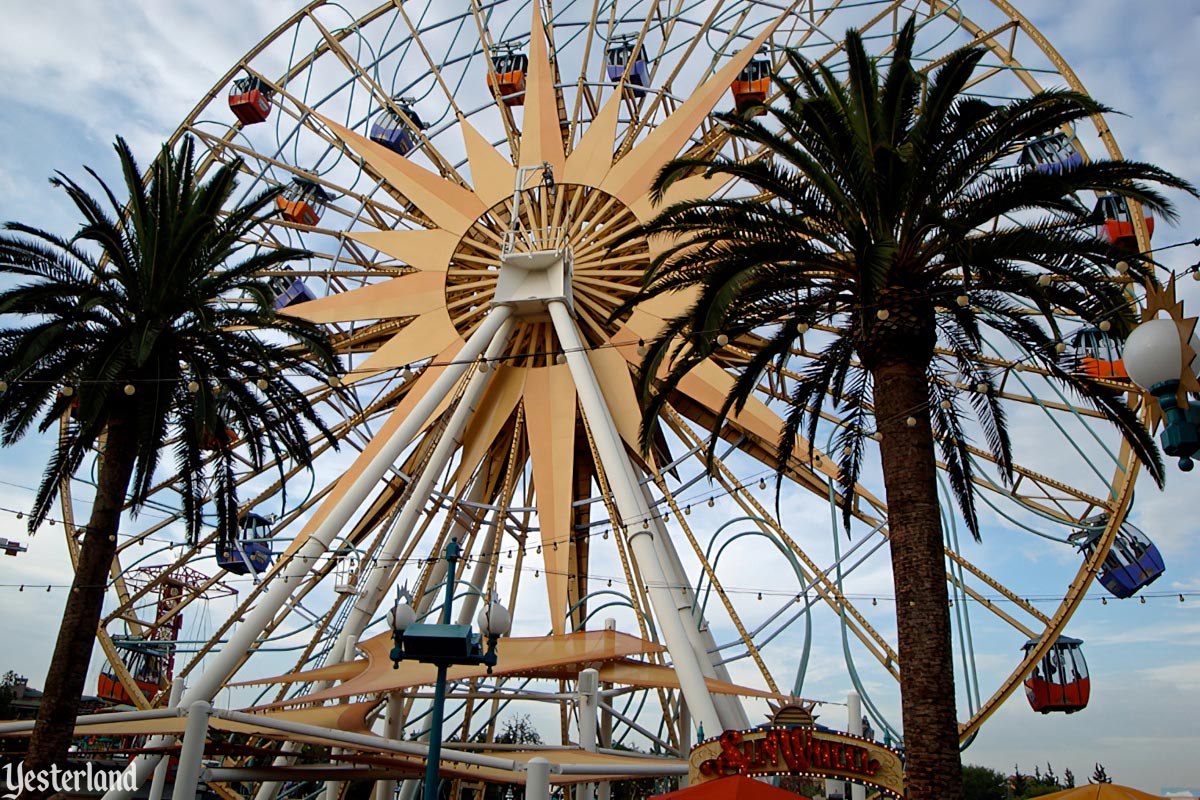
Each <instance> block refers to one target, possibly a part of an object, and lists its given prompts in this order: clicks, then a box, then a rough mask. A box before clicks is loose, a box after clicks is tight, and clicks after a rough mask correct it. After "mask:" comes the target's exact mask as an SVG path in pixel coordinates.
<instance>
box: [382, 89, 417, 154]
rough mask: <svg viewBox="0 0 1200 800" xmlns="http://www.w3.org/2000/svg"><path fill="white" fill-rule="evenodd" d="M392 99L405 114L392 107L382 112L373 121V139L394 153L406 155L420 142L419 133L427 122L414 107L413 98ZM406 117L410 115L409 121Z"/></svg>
mask: <svg viewBox="0 0 1200 800" xmlns="http://www.w3.org/2000/svg"><path fill="white" fill-rule="evenodd" d="M392 101H393V102H394V103H395V104H396V108H397V109H398V110H399V111H400V112H403V116H402V115H401V114H398V113H396V111H393V110H392V109H390V108H388V109H384V110H383V111H382V112H380V113H379V114H378V115H377V116H376V117H375V121H374V122H372V123H371V141H372V142H375V143H376V144H381V145H383V146H384V147H386V148H387V149H388V150H391V151H392V152H393V153H398V154H399V155H402V156H406V155H408V154H409V153H411V152H412V151H413V150H416V149H417V145H418V144H420V137H419V136H417V133H418V132H419V131H423V130H425V123H424V122H422V121H421V118H420V117H419V116H417V112H416V110H415V109H414V108H413V107H412V98H409V97H393V98H392ZM405 117H408V122H405V120H404V118H405Z"/></svg>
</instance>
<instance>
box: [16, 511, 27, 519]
mask: <svg viewBox="0 0 1200 800" xmlns="http://www.w3.org/2000/svg"><path fill="white" fill-rule="evenodd" d="M24 518H25V514H24V512H22V511H18V512H17V519H24Z"/></svg>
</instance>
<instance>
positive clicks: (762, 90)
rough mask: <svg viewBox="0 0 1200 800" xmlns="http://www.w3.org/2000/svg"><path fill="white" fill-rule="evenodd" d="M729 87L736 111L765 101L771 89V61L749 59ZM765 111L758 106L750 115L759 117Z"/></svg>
mask: <svg viewBox="0 0 1200 800" xmlns="http://www.w3.org/2000/svg"><path fill="white" fill-rule="evenodd" d="M729 88H730V89H731V90H732V91H733V102H734V106H735V107H736V108H737V110H738V111H745V110H746V109H748V108H750V107H752V106H755V105H761V104H762V103H765V102H766V101H767V93H768V92H770V90H771V62H770V61H769V60H768V59H766V58H760V57H756V58H753V59H751V60H750V63H749V64H747V65H746V66H745V67H744V68H743V69H742V71H741V72H740V73H739V74H738V76H737V79H736V80H735V81H734V82H733V83H732V84H731V85H730V87H729ZM766 113H767V110H766V109H765V108H758V109H756V110H755V111H754V112H753V113H752V116H755V117H761V116H762V115H763V114H766Z"/></svg>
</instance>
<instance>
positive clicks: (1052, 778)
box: [1042, 761, 1061, 786]
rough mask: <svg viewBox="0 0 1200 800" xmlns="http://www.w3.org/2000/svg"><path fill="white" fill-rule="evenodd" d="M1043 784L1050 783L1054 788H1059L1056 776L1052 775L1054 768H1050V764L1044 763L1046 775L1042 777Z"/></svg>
mask: <svg viewBox="0 0 1200 800" xmlns="http://www.w3.org/2000/svg"><path fill="white" fill-rule="evenodd" d="M1042 782H1043V783H1052V784H1054V785H1055V786H1061V784H1060V783H1059V781H1058V776H1057V775H1055V774H1054V767H1052V766H1050V762H1049V761H1047V762H1046V774H1045V775H1043V776H1042Z"/></svg>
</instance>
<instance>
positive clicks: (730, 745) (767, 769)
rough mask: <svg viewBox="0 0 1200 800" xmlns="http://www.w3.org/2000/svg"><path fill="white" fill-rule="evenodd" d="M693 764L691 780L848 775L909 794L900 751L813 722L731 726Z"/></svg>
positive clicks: (695, 753) (695, 754)
mask: <svg viewBox="0 0 1200 800" xmlns="http://www.w3.org/2000/svg"><path fill="white" fill-rule="evenodd" d="M688 767H689V769H688V783H689V784H690V785H694V784H697V783H703V782H705V781H711V780H717V779H719V778H724V777H727V776H730V775H750V776H757V775H797V776H802V777H820V778H834V779H841V780H848V781H853V782H856V783H861V784H864V785H866V786H873V787H875V788H877V789H879V790H881V791H883V792H884V793H885V794H887V795H888V796H891V797H903V796H904V765H903V763H902V762H901V760H900V754H899V753H897V752H896V751H895V750H892V749H891V748H889V747H884V746H883V745H880V744H877V743H875V742H873V741H870V740H868V739H863V738H861V737H858V736H853V735H851V734H847V733H834V732H832V731H823V730H818V729H816V728H809V727H770V728H755V729H754V730H748V731H725V732H724V733H722V734H721V735H720V736H717V737H716V738H713V739H708V740H706V741H703V742H700V744H698V745H696V747H695V748H694V749H693V750H692V754H691V757H690V758H689V759H688Z"/></svg>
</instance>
